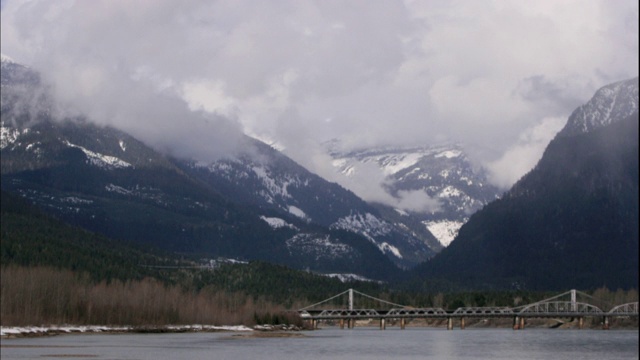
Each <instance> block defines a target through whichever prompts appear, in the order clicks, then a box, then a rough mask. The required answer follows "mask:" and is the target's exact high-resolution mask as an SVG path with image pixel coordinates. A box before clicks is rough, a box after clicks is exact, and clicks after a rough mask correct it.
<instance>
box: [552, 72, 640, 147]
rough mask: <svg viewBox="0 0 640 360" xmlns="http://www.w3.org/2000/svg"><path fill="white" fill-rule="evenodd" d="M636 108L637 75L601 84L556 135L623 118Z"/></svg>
mask: <svg viewBox="0 0 640 360" xmlns="http://www.w3.org/2000/svg"><path fill="white" fill-rule="evenodd" d="M637 110H638V77H635V78H633V79H629V80H623V81H619V82H616V83H613V84H609V85H606V86H603V87H602V88H600V89H599V90H598V91H596V93H595V95H594V96H593V97H592V98H591V100H589V102H587V103H586V104H584V105H582V106H580V107H578V108H577V109H576V110H574V112H573V113H572V114H571V116H570V117H569V120H568V121H567V124H566V125H565V127H564V128H563V129H562V130H561V131H560V132H559V133H558V136H573V135H577V134H582V133H587V132H590V131H592V130H594V129H597V128H600V127H603V126H606V125H609V124H610V123H612V122H615V121H616V120H619V119H624V118H626V117H628V116H629V115H631V114H633V113H634V112H635V111H637Z"/></svg>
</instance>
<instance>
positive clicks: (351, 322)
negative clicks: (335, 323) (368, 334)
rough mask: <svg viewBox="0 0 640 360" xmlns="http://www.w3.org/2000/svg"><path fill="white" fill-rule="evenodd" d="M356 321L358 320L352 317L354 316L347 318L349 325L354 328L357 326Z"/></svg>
mask: <svg viewBox="0 0 640 360" xmlns="http://www.w3.org/2000/svg"><path fill="white" fill-rule="evenodd" d="M355 322H356V320H355V319H352V318H349V319H348V320H347V326H348V327H349V329H353V327H354V326H355Z"/></svg>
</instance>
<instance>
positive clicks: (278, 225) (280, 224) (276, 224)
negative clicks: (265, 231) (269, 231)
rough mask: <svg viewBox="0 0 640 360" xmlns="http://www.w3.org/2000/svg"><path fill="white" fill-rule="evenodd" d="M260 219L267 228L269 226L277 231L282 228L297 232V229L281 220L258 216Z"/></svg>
mask: <svg viewBox="0 0 640 360" xmlns="http://www.w3.org/2000/svg"><path fill="white" fill-rule="evenodd" d="M260 219H261V220H262V221H264V222H266V223H267V224H269V226H271V227H272V228H274V229H279V228H282V227H288V228H290V229H294V230H298V228H297V227H295V226H294V225H291V224H289V223H288V222H286V221H284V220H283V219H280V218H277V217H266V216H260Z"/></svg>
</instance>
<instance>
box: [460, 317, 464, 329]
mask: <svg viewBox="0 0 640 360" xmlns="http://www.w3.org/2000/svg"><path fill="white" fill-rule="evenodd" d="M460 330H464V316H463V317H461V318H460Z"/></svg>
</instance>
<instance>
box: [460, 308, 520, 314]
mask: <svg viewBox="0 0 640 360" xmlns="http://www.w3.org/2000/svg"><path fill="white" fill-rule="evenodd" d="M513 313H514V312H513V309H512V308H510V307H506V306H503V307H496V306H493V307H491V306H490V307H479V306H476V307H473V306H472V307H461V308H457V309H456V310H455V311H454V312H453V314H455V315H468V316H485V315H510V314H513Z"/></svg>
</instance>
